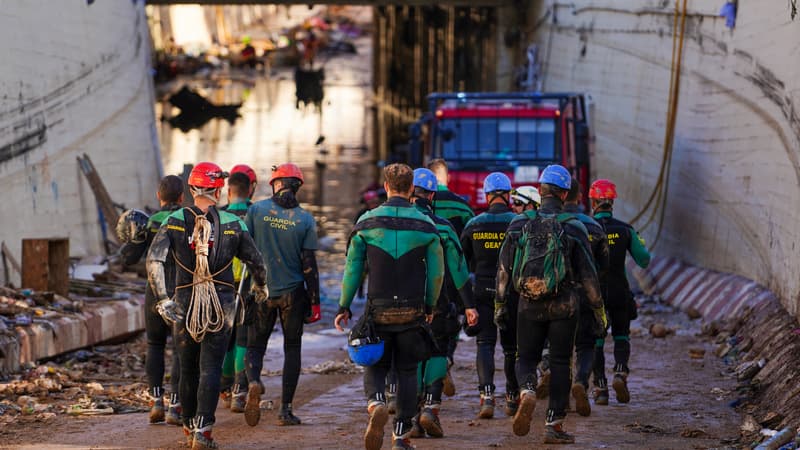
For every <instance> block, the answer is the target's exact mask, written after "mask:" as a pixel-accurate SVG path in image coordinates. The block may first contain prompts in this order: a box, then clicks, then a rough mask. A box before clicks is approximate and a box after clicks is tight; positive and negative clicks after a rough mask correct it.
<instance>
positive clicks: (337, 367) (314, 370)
mask: <svg viewBox="0 0 800 450" xmlns="http://www.w3.org/2000/svg"><path fill="white" fill-rule="evenodd" d="M363 372H364V368H363V367H361V366H357V365H355V364H353V362H352V361H350V360H342V361H325V362H323V363H319V364H315V365H313V366H311V367H304V368H303V370H302V373H304V374H331V373H340V374H358V373H363Z"/></svg>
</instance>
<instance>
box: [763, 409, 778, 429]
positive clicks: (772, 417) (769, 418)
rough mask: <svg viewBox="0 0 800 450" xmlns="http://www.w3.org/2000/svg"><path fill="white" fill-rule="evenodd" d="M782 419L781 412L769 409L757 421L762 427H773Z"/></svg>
mask: <svg viewBox="0 0 800 450" xmlns="http://www.w3.org/2000/svg"><path fill="white" fill-rule="evenodd" d="M783 419H784V417H783V414H780V413H776V412H775V411H770V412H768V413H767V415H766V416H764V418H763V419H761V420H759V421H758V423H760V424H761V426H762V427H764V428H775V427H777V426H778V425H780V424H781V422H782V421H783Z"/></svg>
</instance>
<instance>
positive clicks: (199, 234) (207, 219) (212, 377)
mask: <svg viewBox="0 0 800 450" xmlns="http://www.w3.org/2000/svg"><path fill="white" fill-rule="evenodd" d="M225 176H226V174H225V172H223V171H222V169H220V167H219V166H217V165H216V164H214V163H209V162H203V163H199V164H197V165H196V166H195V167H194V168H193V169H192V172H191V173H190V175H189V183H188V184H189V187H190V189H191V193H192V197H193V198H194V206H192V207H190V208H182V209H179V210H177V211H175V212H173V213H172V214H171V215H170V216H169V217H168V218H167V219H166V220H165V221H164V223H163V224H162V225H161V228H160V229H159V230H158V233H157V234H156V236H155V238H154V239H153V243H152V245H151V246H150V252H149V253H148V255H147V273H148V279H149V281H150V284H151V286H152V288H153V291H154V293H155V294H156V298H158V299H159V301H158V303H157V305H156V308H157V311H158V312H159V314H161V316H162V317H163V318H164V319H165V320H167V321H169V322H172V323H173V324H174V328H173V330H174V336H176V339H177V348H178V353H179V355H180V363H181V380H180V398H181V406H182V414H181V416H182V419H183V430H184V434H185V435H186V436H187V440H188V444H189V445H190V447H191V448H192V449H194V450H199V449H210V448H217V445H216V443H215V442H214V440H213V438H212V436H211V431H212V427H213V425H214V422H215V415H214V412H215V411H216V409H217V402H218V401H219V389H220V377H221V375H222V361H223V359H224V357H225V351H226V350H227V347H228V340H229V339H230V333H231V327H232V325H233V321H234V315H235V301H234V296H235V295H236V293H235V287H234V284H233V269H232V267H231V266H232V262H233V258H234V257H237V258H239V259H241V260H242V262H244V263H245V265H247V268H248V271H249V272H250V273H251V275H252V277H253V280H254V283H253V298H254V300H255V301H256V302H262V301H265V300H266V299H267V297H269V292H268V291H267V286H266V283H267V280H266V268H265V267H264V263H263V260H262V257H261V254H260V253H259V252H258V249H257V248H256V245H255V243H254V242H253V239H252V238H251V237H250V235H249V234H248V233H247V227H246V226H245V224H244V222H242V220H241V219H239V218H238V217H236V216H235V215H233V214H230V213H228V212H225V211H219V210H218V209H217V208H216V206H215V205H216V203H217V202H218V201H219V198H220V191H221V188H222V187H223V186H224V184H225V182H224V177H225ZM170 259H172V260H174V261H175V264H176V265H177V268H176V274H175V295H174V297H173V298H172V299H171V298H170V297H169V296H168V294H167V285H166V273H165V270H164V266H165V264H166V262H167V261H168V260H170Z"/></svg>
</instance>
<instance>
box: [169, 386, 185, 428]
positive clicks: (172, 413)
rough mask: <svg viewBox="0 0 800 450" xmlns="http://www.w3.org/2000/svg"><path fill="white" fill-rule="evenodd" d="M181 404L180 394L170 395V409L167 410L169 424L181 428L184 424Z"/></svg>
mask: <svg viewBox="0 0 800 450" xmlns="http://www.w3.org/2000/svg"><path fill="white" fill-rule="evenodd" d="M181 411H182V408H181V402H180V400H178V394H175V393H173V394H170V396H169V409H167V415H166V419H167V423H168V424H170V425H177V426H180V425H182V424H183V422H182V421H181Z"/></svg>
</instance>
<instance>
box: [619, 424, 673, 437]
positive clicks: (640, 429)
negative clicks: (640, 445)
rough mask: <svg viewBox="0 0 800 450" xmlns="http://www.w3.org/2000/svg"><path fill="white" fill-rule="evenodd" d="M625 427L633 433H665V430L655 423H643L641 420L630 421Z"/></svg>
mask: <svg viewBox="0 0 800 450" xmlns="http://www.w3.org/2000/svg"><path fill="white" fill-rule="evenodd" d="M625 428H627V429H628V431H631V432H633V433H659V434H663V433H664V430H662V429H661V428H659V427H657V426H655V425H648V424H642V423H639V422H634V423H629V424H628V425H625Z"/></svg>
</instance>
